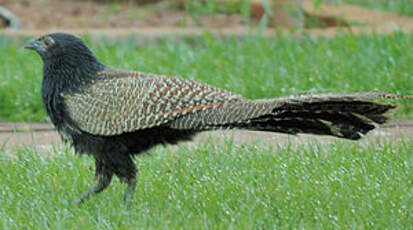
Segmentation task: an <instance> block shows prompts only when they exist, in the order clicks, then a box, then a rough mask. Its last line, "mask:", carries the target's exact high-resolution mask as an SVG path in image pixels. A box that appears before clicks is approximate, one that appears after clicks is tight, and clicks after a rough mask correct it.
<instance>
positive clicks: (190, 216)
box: [0, 139, 413, 229]
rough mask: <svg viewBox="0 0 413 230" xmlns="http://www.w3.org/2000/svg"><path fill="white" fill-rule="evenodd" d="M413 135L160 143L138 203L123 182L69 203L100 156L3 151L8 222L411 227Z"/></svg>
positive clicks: (0, 223)
mask: <svg viewBox="0 0 413 230" xmlns="http://www.w3.org/2000/svg"><path fill="white" fill-rule="evenodd" d="M412 149H413V141H412V140H411V139H410V140H408V139H405V140H402V141H386V142H384V143H381V144H368V143H365V142H364V143H363V142H347V141H335V142H334V143H331V144H320V143H317V142H313V143H311V144H308V145H304V144H303V145H299V146H298V147H297V148H296V149H294V148H290V147H289V146H288V145H287V146H280V147H278V148H271V147H265V145H259V144H257V145H256V146H249V145H247V146H242V147H236V146H234V145H233V144H232V142H231V141H227V142H226V143H225V144H223V145H220V146H215V145H214V144H212V143H208V142H207V141H205V142H204V143H203V144H200V145H198V146H197V147H194V148H189V147H187V146H186V145H181V146H180V147H179V148H175V149H174V148H163V147H158V148H156V149H154V150H153V151H151V154H150V155H142V156H139V157H137V159H136V163H137V165H138V168H139V169H140V175H139V179H138V185H137V191H136V195H135V200H134V202H133V203H132V205H131V206H130V207H129V208H124V207H122V206H120V202H121V197H122V193H123V189H124V188H125V186H124V185H122V184H120V183H119V181H118V180H117V179H116V180H115V181H114V182H113V184H112V186H111V187H110V188H109V189H108V190H106V191H105V192H103V193H102V194H100V195H99V196H98V197H95V198H94V199H91V200H89V201H87V202H86V203H84V204H83V205H82V206H74V205H72V204H71V202H72V201H73V200H74V199H75V198H76V197H77V196H78V195H80V194H81V193H82V192H83V191H84V190H85V189H86V188H87V186H88V185H90V183H91V181H92V177H93V165H94V164H93V162H92V160H91V159H90V158H88V157H74V156H72V153H70V151H68V150H64V149H56V150H55V151H56V154H54V155H48V156H44V155H43V156H42V155H39V154H37V153H35V152H33V151H31V150H24V149H23V150H16V151H15V154H14V155H13V156H12V157H10V156H6V155H5V154H4V152H2V153H0V174H1V177H0V184H1V186H2V189H1V190H0V193H1V195H0V228H2V229H25V228H29V229H183V228H186V229H188V228H189V229H276V228H277V227H281V228H282V229H285V228H288V229H290V228H305V229H313V228H314V229H319V228H323V229H408V228H411V223H412V220H413V216H412V209H413V202H412V201H413V200H412V187H413V177H412V175H413V153H412V151H411V150H412ZM409 226H410V227H409Z"/></svg>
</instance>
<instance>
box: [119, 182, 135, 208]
mask: <svg viewBox="0 0 413 230" xmlns="http://www.w3.org/2000/svg"><path fill="white" fill-rule="evenodd" d="M126 184H127V185H128V187H126V189H125V193H124V194H123V200H122V205H129V204H130V203H131V202H132V199H133V194H134V193H135V188H136V178H135V177H133V178H131V179H128V180H126Z"/></svg>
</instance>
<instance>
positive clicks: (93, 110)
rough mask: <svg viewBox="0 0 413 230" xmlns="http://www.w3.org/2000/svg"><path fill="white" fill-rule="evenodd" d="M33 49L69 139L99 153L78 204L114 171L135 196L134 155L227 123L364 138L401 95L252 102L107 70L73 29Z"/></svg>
mask: <svg viewBox="0 0 413 230" xmlns="http://www.w3.org/2000/svg"><path fill="white" fill-rule="evenodd" d="M27 48H29V49H34V50H36V51H37V52H38V53H39V54H40V56H41V57H42V60H43V62H44V70H43V83H42V100H43V103H44V105H45V107H46V110H47V113H48V115H49V116H50V118H51V121H52V122H53V124H54V125H55V126H56V128H57V130H58V132H59V134H60V135H61V136H62V139H63V140H64V141H66V142H68V143H70V144H71V145H72V146H74V148H75V150H76V152H78V153H87V154H90V155H92V156H93V157H94V158H95V162H96V183H95V184H94V185H93V186H91V187H90V188H89V189H88V191H87V192H85V193H84V194H83V196H82V197H81V198H80V199H79V200H78V202H82V201H83V200H85V199H86V198H87V197H89V196H90V195H93V194H96V193H99V192H101V191H102V190H104V189H105V188H106V187H107V186H108V185H109V184H110V182H111V179H112V176H113V175H117V176H118V177H119V178H120V179H121V181H123V182H126V183H127V184H128V187H127V189H126V191H125V194H124V202H126V201H128V200H130V199H132V195H133V193H134V190H135V186H136V173H137V169H136V167H135V165H134V163H133V160H132V156H134V155H136V154H139V153H141V152H144V151H146V150H148V149H150V148H151V147H153V146H155V145H158V144H176V143H177V142H179V141H182V140H190V139H191V137H192V136H193V135H194V134H196V133H198V132H201V131H205V130H215V129H224V128H225V129H227V128H239V129H249V130H258V131H272V132H282V133H289V134H297V133H312V134H320V135H332V136H336V137H340V138H347V139H352V140H357V139H359V138H361V137H362V135H364V134H366V133H367V132H369V131H370V130H372V129H374V128H375V126H376V124H382V123H384V122H385V121H386V119H387V118H386V117H385V115H384V113H385V112H387V111H388V110H389V109H392V108H394V106H393V105H389V104H381V103H377V102H372V101H371V100H372V99H378V98H399V96H397V95H392V94H387V93H377V92H374V93H361V94H343V95H338V94H331V95H310V94H305V95H297V96H291V97H286V98H273V99H263V100H250V99H245V98H243V97H242V96H240V95H236V94H234V93H232V92H229V91H226V90H223V89H219V88H216V87H212V86H209V85H206V84H202V83H197V82H194V81H190V80H184V79H179V78H171V77H167V76H158V75H154V74H147V73H140V72H128V71H121V70H115V69H112V68H108V67H106V66H105V65H103V64H102V63H100V62H99V61H98V60H97V58H96V57H95V56H94V54H93V53H92V52H91V51H90V50H89V49H88V48H87V46H86V45H85V44H84V43H83V42H82V41H81V40H80V39H78V38H77V37H75V36H72V35H68V34H59V33H58V34H49V35H46V36H43V37H40V38H38V39H35V40H32V41H31V42H30V43H29V45H28V46H27Z"/></svg>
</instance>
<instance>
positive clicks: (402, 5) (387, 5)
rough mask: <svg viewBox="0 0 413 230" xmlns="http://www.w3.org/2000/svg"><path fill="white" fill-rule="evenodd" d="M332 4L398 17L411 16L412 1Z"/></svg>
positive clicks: (341, 0)
mask: <svg viewBox="0 0 413 230" xmlns="http://www.w3.org/2000/svg"><path fill="white" fill-rule="evenodd" d="M316 1H317V0H316ZM322 1H325V0H322ZM333 2H337V3H346V4H354V5H360V6H364V7H369V8H373V9H378V10H385V11H391V12H394V13H397V14H400V15H405V16H413V1H412V0H333Z"/></svg>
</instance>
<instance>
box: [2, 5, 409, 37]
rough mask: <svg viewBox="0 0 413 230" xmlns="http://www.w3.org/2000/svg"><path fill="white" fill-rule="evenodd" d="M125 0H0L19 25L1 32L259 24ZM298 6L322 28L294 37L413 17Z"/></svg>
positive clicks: (398, 24)
mask: <svg viewBox="0 0 413 230" xmlns="http://www.w3.org/2000/svg"><path fill="white" fill-rule="evenodd" d="M128 2H129V1H120V2H119V3H116V4H113V3H108V2H106V1H99V2H96V1H69V0H63V1H60V0H59V1H58V0H0V5H1V6H3V7H5V8H7V9H9V10H10V11H12V12H13V13H15V14H16V15H17V16H18V17H19V19H20V21H21V29H20V30H3V33H4V34H6V35H19V36H20V35H26V36H36V35H39V34H44V33H45V31H48V32H51V31H63V32H71V33H75V34H81V33H85V32H87V33H89V34H92V35H102V34H103V35H108V36H113V37H119V36H128V35H130V34H131V33H134V34H137V35H142V36H152V35H160V36H164V35H181V34H184V35H188V34H201V33H202V32H203V31H204V30H205V29H208V30H211V31H212V32H213V33H217V34H224V35H233V34H235V35H238V34H246V33H251V32H253V33H254V32H256V31H257V26H258V24H259V16H260V14H255V17H253V18H252V20H249V21H248V20H246V19H245V18H243V17H242V16H241V15H239V14H232V15H226V14H214V15H207V14H205V15H199V17H196V18H194V17H191V16H189V15H188V14H187V13H185V11H183V10H181V9H178V8H173V7H170V6H168V5H166V4H165V2H164V1H160V2H159V3H156V4H150V5H145V6H141V5H136V4H130V3H128ZM303 7H304V11H305V15H306V18H307V19H308V20H312V21H314V20H316V21H317V20H319V22H320V23H321V25H324V27H323V28H312V27H311V28H304V29H302V30H297V31H294V33H297V34H302V33H305V34H310V35H317V36H328V37H331V36H335V35H336V34H338V33H342V32H343V31H350V32H352V33H354V34H361V33H370V32H375V33H390V32H393V31H394V30H401V31H404V32H411V31H412V30H413V18H410V17H405V16H399V15H397V14H394V13H389V12H382V11H375V10H371V9H367V8H363V7H359V6H352V5H335V4H321V5H320V4H317V6H315V5H314V3H313V2H312V1H303ZM262 12H263V11H262ZM307 27H309V26H307ZM222 31H223V32H222ZM288 31H289V30H288ZM289 32H291V31H289ZM0 33H1V30H0ZM275 33H276V30H274V29H273V28H268V29H266V30H264V34H275Z"/></svg>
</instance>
